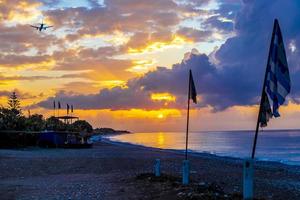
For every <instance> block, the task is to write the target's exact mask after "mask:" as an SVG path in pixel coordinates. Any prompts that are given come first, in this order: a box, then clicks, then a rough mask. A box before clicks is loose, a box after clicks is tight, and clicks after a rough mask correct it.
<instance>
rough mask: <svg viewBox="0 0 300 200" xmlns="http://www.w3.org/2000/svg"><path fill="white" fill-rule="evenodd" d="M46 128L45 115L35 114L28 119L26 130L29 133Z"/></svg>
mask: <svg viewBox="0 0 300 200" xmlns="http://www.w3.org/2000/svg"><path fill="white" fill-rule="evenodd" d="M44 128H45V120H44V119H43V115H39V114H34V115H31V116H29V117H28V118H27V119H26V129H27V130H28V131H42V130H44Z"/></svg>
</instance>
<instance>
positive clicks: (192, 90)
mask: <svg viewBox="0 0 300 200" xmlns="http://www.w3.org/2000/svg"><path fill="white" fill-rule="evenodd" d="M189 83H190V86H189V87H190V88H189V91H190V92H189V99H192V100H193V102H194V103H197V91H196V87H195V84H194V79H193V75H192V70H190V81H189Z"/></svg>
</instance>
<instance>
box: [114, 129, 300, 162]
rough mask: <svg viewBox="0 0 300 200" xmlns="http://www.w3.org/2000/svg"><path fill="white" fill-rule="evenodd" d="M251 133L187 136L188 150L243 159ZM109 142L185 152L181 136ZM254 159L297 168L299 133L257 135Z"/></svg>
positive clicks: (122, 138)
mask: <svg viewBox="0 0 300 200" xmlns="http://www.w3.org/2000/svg"><path fill="white" fill-rule="evenodd" d="M254 134H255V133H254V131H201V132H190V133H189V137H188V149H189V151H190V152H195V153H209V154H214V155H217V156H226V157H235V158H247V157H250V156H251V151H252V145H253V139H254ZM109 139H110V140H111V141H115V142H125V143H131V144H135V145H142V146H146V147H154V148H160V149H172V150H178V151H184V150H185V142H186V134H185V133H184V132H153V133H140V132H138V133H130V134H122V135H113V136H109ZM255 157H256V159H258V160H261V161H276V162H281V163H284V164H289V165H300V130H276V131H275V130H274V131H270V130H268V131H260V132H259V135H258V139H257V148H256V154H255Z"/></svg>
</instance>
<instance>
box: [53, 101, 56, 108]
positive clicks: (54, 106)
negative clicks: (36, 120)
mask: <svg viewBox="0 0 300 200" xmlns="http://www.w3.org/2000/svg"><path fill="white" fill-rule="evenodd" d="M53 108H54V110H55V108H56V104H55V100H54V101H53Z"/></svg>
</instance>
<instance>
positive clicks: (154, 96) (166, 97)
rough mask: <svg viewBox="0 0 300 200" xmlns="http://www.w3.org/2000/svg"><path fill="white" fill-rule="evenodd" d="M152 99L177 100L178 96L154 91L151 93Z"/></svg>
mask: <svg viewBox="0 0 300 200" xmlns="http://www.w3.org/2000/svg"><path fill="white" fill-rule="evenodd" d="M151 99H152V100H153V101H169V102H174V101H176V97H175V96H174V95H172V94H170V93H167V92H165V93H153V94H151Z"/></svg>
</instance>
